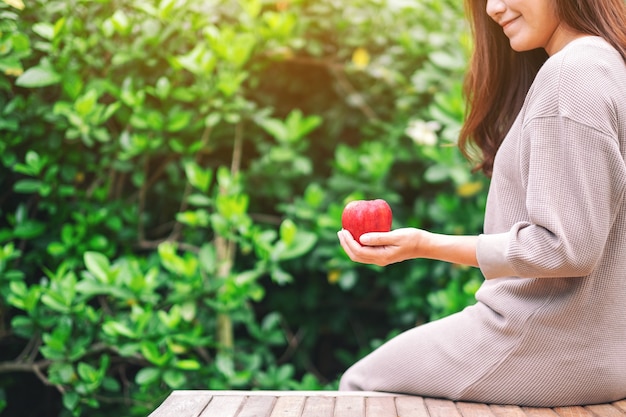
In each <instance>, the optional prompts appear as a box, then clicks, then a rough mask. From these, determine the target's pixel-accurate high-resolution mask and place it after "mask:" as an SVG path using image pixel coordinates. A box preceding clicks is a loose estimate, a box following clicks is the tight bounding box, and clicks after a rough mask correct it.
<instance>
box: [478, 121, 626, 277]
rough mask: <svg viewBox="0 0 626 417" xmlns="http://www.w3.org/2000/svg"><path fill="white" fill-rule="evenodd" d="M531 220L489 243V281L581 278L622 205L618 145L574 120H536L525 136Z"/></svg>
mask: <svg viewBox="0 0 626 417" xmlns="http://www.w3.org/2000/svg"><path fill="white" fill-rule="evenodd" d="M519 151H520V153H521V158H520V162H521V166H520V170H522V171H526V172H522V173H521V176H522V178H526V181H527V183H526V210H527V219H525V220H524V221H519V222H516V223H515V224H514V225H513V227H512V228H511V229H510V231H509V232H508V233H499V234H493V235H481V236H480V237H479V240H478V246H477V257H478V261H479V264H480V267H481V270H482V272H483V274H484V275H485V277H486V278H496V277H503V276H518V277H536V278H542V277H546V278H547V277H580V276H585V275H588V274H589V273H590V272H591V271H592V270H593V269H594V267H595V265H596V263H597V262H598V260H599V259H600V257H601V256H602V253H603V250H604V247H605V244H606V241H607V238H608V235H609V233H610V230H611V226H612V224H613V221H614V219H615V217H616V214H617V210H618V208H619V206H620V205H621V203H622V199H623V194H624V188H625V183H626V181H625V178H626V173H625V172H626V170H625V168H624V160H623V157H622V155H621V152H620V147H619V143H618V142H617V138H616V137H613V136H610V135H607V134H606V133H605V132H602V131H599V130H597V129H594V128H593V127H590V126H588V125H586V124H581V123H580V122H577V121H575V120H572V119H570V118H569V117H566V116H562V115H558V116H550V117H541V118H535V119H532V120H530V121H528V122H527V123H526V124H525V126H524V127H523V130H522V138H521V142H520V148H519Z"/></svg>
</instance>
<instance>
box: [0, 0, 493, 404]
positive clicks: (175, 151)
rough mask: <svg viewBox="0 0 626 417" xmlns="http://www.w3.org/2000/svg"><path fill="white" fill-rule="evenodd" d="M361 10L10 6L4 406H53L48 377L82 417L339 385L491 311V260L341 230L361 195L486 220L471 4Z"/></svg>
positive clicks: (14, 0)
mask: <svg viewBox="0 0 626 417" xmlns="http://www.w3.org/2000/svg"><path fill="white" fill-rule="evenodd" d="M344 3H346V4H337V2H331V1H327V0H316V1H304V0H301V1H297V0H292V1H277V2H268V1H261V0H241V1H219V0H213V1H207V0H136V1H133V2H123V1H118V0H99V1H84V0H63V1H61V0H34V1H30V2H28V3H27V4H26V7H24V4H22V3H21V1H20V0H3V1H2V2H0V113H1V115H2V116H1V117H0V164H1V166H2V170H0V190H2V191H1V192H0V317H1V321H0V343H2V345H3V346H6V347H7V349H3V350H2V353H0V410H2V409H3V408H6V412H7V413H10V412H13V413H17V411H16V410H17V409H18V408H19V407H23V408H26V409H27V408H29V407H31V408H32V407H36V405H33V404H32V401H31V404H28V403H25V404H22V403H21V400H20V398H21V396H22V395H20V394H16V393H20V392H24V391H25V387H26V386H30V387H31V388H29V390H30V391H32V389H33V388H32V387H33V386H40V387H42V386H43V387H44V388H40V389H41V390H42V391H44V392H46V393H47V394H46V398H49V400H47V402H46V403H42V404H41V406H42V407H44V406H45V407H48V411H47V412H48V414H49V410H50V409H54V410H55V411H54V412H55V413H56V414H58V415H75V416H78V415H93V416H98V415H102V416H105V415H112V413H115V412H120V410H130V411H126V415H137V416H140V415H141V416H144V415H146V414H147V413H148V412H149V411H150V410H152V409H154V408H155V407H156V406H157V405H158V403H159V402H160V401H161V400H162V399H163V398H164V397H165V396H166V395H167V394H168V393H169V392H170V391H171V390H172V389H233V388H236V389H239V388H240V389H324V388H333V387H335V386H336V379H337V376H338V373H339V372H340V371H341V370H342V369H343V368H344V367H345V366H347V365H348V364H349V363H351V362H353V361H354V360H356V359H357V358H358V357H359V356H360V355H362V354H364V353H366V352H368V351H369V350H371V349H372V348H373V347H374V346H376V344H377V343H379V342H380V341H381V340H384V339H385V338H387V337H389V336H391V335H393V334H395V333H397V332H398V331H401V330H402V329H405V328H407V327H410V326H413V325H415V324H416V323H421V322H424V321H427V320H430V319H434V318H437V317H440V316H442V315H445V314H449V313H451V312H454V311H457V310H459V309H461V308H463V307H464V306H465V305H467V304H468V303H471V302H472V300H473V293H474V291H475V289H476V286H477V284H478V283H479V282H480V277H479V274H478V272H477V271H476V270H472V269H467V268H461V267H458V266H455V265H445V264H440V263H434V262H430V261H411V262H404V263H401V264H397V265H392V266H390V267H387V268H385V269H384V270H383V269H382V268H378V267H372V266H365V265H358V264H354V263H352V262H351V261H350V260H349V259H348V258H347V257H346V256H345V254H344V253H343V251H342V250H341V248H340V247H339V245H338V243H337V238H336V231H337V230H338V229H339V228H340V227H341V224H340V217H341V210H342V208H343V206H344V204H345V203H346V202H348V201H350V200H352V199H358V198H384V199H386V200H387V201H389V203H390V204H391V206H392V208H393V210H394V227H403V226H415V227H423V228H428V229H430V230H433V231H438V232H443V233H458V234H461V233H477V232H479V231H480V227H481V224H482V209H483V207H482V206H483V201H484V190H485V182H484V181H483V180H481V179H480V178H475V177H474V176H472V175H471V174H470V171H469V168H468V166H467V164H466V163H465V161H463V160H462V158H461V156H460V154H459V152H458V151H457V150H456V148H455V147H454V142H455V139H456V134H457V132H458V129H459V126H460V123H461V121H462V118H463V100H462V97H461V85H462V76H463V70H464V68H465V62H466V52H467V50H468V46H469V45H468V37H467V31H466V27H465V23H464V20H463V17H462V10H461V6H460V5H459V4H458V2H455V1H452V0H447V1H443V2H440V1H436V0H424V1H421V2H403V1H397V0H396V1H392V0H389V1H382V0H368V1H365V0H360V1H351V2H344ZM50 393H52V394H50ZM26 401H27V400H24V402H26ZM37 412H41V410H33V415H34V414H35V413H37Z"/></svg>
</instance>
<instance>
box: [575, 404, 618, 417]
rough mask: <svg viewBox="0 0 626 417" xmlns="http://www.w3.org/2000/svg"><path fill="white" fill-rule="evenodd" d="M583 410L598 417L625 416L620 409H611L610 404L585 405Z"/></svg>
mask: <svg viewBox="0 0 626 417" xmlns="http://www.w3.org/2000/svg"><path fill="white" fill-rule="evenodd" d="M585 408H586V409H587V410H589V411H591V412H592V413H593V415H594V416H598V417H624V415H626V414H625V413H624V412H623V411H622V410H621V409H619V408H616V407H613V405H612V404H594V405H586V406H585Z"/></svg>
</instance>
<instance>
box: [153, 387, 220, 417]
mask: <svg viewBox="0 0 626 417" xmlns="http://www.w3.org/2000/svg"><path fill="white" fill-rule="evenodd" d="M212 398H213V396H212V395H211V394H210V392H208V391H198V392H186V393H180V392H177V391H174V392H173V393H171V394H170V395H169V396H168V397H167V398H166V399H165V401H163V403H162V404H161V405H160V406H159V407H158V408H157V409H156V410H154V411H153V412H152V413H151V414H150V415H149V417H182V416H185V417H197V416H199V415H200V413H202V410H204V408H205V407H206V406H207V404H208V403H209V402H210V401H211V399H212Z"/></svg>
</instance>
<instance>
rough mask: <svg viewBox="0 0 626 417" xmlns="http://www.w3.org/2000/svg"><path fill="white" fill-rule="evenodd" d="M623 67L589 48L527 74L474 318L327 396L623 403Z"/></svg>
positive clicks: (377, 361) (500, 156)
mask: <svg viewBox="0 0 626 417" xmlns="http://www.w3.org/2000/svg"><path fill="white" fill-rule="evenodd" d="M625 160H626V64H625V63H624V60H623V59H622V58H621V56H620V55H619V54H618V53H617V51H616V50H615V49H614V48H612V47H611V46H610V45H609V44H608V43H607V42H605V41H604V40H602V39H601V38H598V37H584V38H580V39H577V40H575V41H573V42H571V43H569V44H568V45H567V46H566V47H565V48H563V49H562V50H561V51H559V52H558V53H556V54H554V55H553V56H552V57H550V58H549V59H548V60H547V61H546V63H545V64H544V65H543V67H542V68H541V70H540V71H539V73H538V75H537V77H536V79H535V81H534V83H533V85H532V87H531V89H530V91H529V92H528V95H527V97H526V101H525V103H524V106H523V108H522V109H521V111H520V113H519V115H518V116H517V119H516V121H515V123H514V124H513V126H512V128H511V130H510V131H509V133H508V135H507V136H506V138H505V140H504V142H503V143H502V145H501V147H500V149H499V150H498V153H497V155H496V159H495V164H494V171H493V176H492V180H491V184H490V189H489V194H488V197H487V208H486V212H485V223H484V233H483V234H481V235H480V236H479V238H478V245H477V251H476V254H477V258H478V262H479V265H480V269H481V271H482V273H483V275H484V276H485V278H487V279H486V280H485V281H484V283H483V284H482V286H481V288H480V289H479V290H478V292H477V293H476V300H477V301H476V304H474V305H472V306H470V307H467V308H466V309H464V310H463V311H461V312H459V313H456V314H454V315H451V316H449V317H446V318H443V319H441V320H437V321H433V322H430V323H427V324H425V325H421V326H418V327H416V328H413V329H411V330H408V331H406V332H404V333H402V334H401V335H399V336H397V337H395V338H393V339H391V340H390V341H389V342H387V343H385V344H384V345H383V346H381V347H380V348H378V349H377V350H375V351H374V352H372V353H371V354H370V355H368V356H366V357H365V358H363V359H362V360H360V361H359V362H357V363H356V364H354V365H353V366H352V367H351V368H350V369H349V370H348V371H346V373H345V374H344V376H343V377H342V380H341V383H340V389H343V390H374V391H389V392H401V393H409V394H416V395H423V396H431V397H443V398H449V399H453V400H464V401H478V402H486V403H501V404H517V405H525V406H537V407H555V406H565V405H576V404H593V403H602V402H608V401H614V400H618V399H622V398H625V397H626V201H625V198H624V193H625V191H626V163H625Z"/></svg>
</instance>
